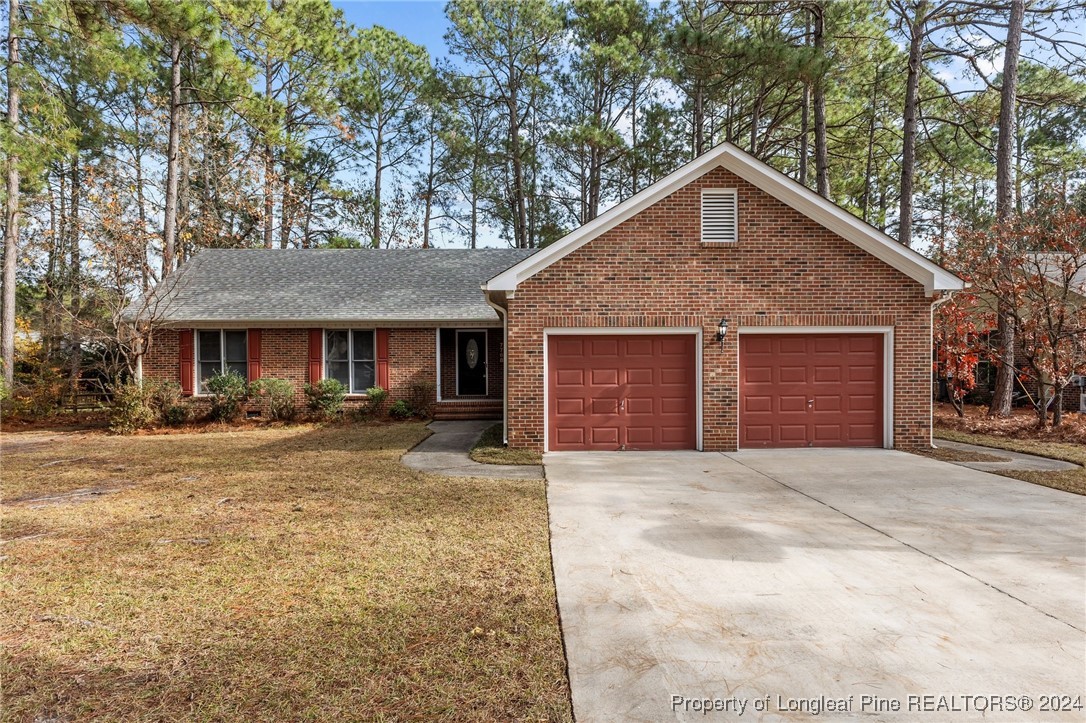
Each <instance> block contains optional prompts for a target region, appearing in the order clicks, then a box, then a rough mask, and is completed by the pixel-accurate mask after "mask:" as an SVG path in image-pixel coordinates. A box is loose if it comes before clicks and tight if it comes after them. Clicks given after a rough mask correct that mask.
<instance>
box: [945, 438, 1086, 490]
mask: <svg viewBox="0 0 1086 723" xmlns="http://www.w3.org/2000/svg"><path fill="white" fill-rule="evenodd" d="M935 437H936V438H938V439H949V440H951V441H953V442H966V443H968V444H979V445H982V446H984V447H993V448H995V449H1007V450H1010V451H1012V452H1025V453H1027V454H1035V455H1037V456H1039V457H1049V458H1051V459H1062V460H1064V461H1066V462H1074V463H1075V464H1078V465H1086V446H1083V445H1081V444H1074V443H1067V442H1049V441H1046V440H1038V439H1014V438H1010V437H1002V436H995V435H990V434H975V433H972V432H962V431H958V430H954V429H946V428H942V427H936V428H935ZM1000 474H1002V475H1005V476H1007V477H1014V478H1015V479H1020V480H1025V481H1026V482H1032V483H1033V484H1038V485H1044V486H1045V487H1053V488H1055V489H1058V490H1064V491H1065V492H1073V493H1075V494H1079V495H1086V467H1081V466H1080V467H1079V468H1078V469H1073V470H1067V471H1064V472H1030V471H1024V470H1007V471H1003V472H1000Z"/></svg>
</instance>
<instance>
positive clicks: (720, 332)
mask: <svg viewBox="0 0 1086 723" xmlns="http://www.w3.org/2000/svg"><path fill="white" fill-rule="evenodd" d="M727 335H728V320H727V319H721V320H720V323H719V324H717V325H716V340H717V341H718V342H720V349H721V351H723V350H724V337H725V336H727Z"/></svg>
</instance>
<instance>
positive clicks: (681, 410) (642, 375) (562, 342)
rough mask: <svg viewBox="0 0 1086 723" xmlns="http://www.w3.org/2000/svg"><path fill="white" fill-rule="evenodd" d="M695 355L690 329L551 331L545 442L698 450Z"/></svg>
mask: <svg viewBox="0 0 1086 723" xmlns="http://www.w3.org/2000/svg"><path fill="white" fill-rule="evenodd" d="M695 359H696V357H695V344H694V336H693V335H690V334H682V335H677V334H667V335H659V336H640V335H638V336H596V335H583V336H565V335H562V336H551V337H550V341H549V344H548V347H547V369H548V375H547V376H548V379H547V384H548V385H549V386H548V402H547V419H548V425H547V426H548V432H547V434H548V435H549V444H548V448H549V449H552V450H555V451H562V450H565V451H570V450H586V449H597V450H620V449H694V448H696V446H697V431H696V430H697V419H696V412H697V404H696V401H695V400H696V398H695V394H696V393H697V390H696V366H695Z"/></svg>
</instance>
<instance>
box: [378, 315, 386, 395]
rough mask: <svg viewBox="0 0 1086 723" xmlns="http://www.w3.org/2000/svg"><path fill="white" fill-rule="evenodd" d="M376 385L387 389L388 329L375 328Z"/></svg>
mask: <svg viewBox="0 0 1086 723" xmlns="http://www.w3.org/2000/svg"><path fill="white" fill-rule="evenodd" d="M377 386H379V387H381V388H382V389H388V329H378V330H377Z"/></svg>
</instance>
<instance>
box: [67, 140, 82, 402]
mask: <svg viewBox="0 0 1086 723" xmlns="http://www.w3.org/2000/svg"><path fill="white" fill-rule="evenodd" d="M79 162H80V158H79V151H78V150H77V151H76V152H75V153H74V154H73V155H72V169H71V193H72V200H71V206H70V207H69V210H68V231H69V236H68V244H69V246H68V254H69V255H68V278H69V282H68V285H69V291H70V293H71V299H70V300H69V307H68V309H69V312H68V313H69V315H70V320H71V331H70V332H69V336H68V340H69V345H70V346H69V349H70V351H71V354H70V355H69V357H68V382H69V384H70V386H71V391H72V393H73V394H74V393H75V391H76V389H77V387H78V384H79V372H80V369H81V368H82V366H83V343H82V342H83V340H82V329H80V326H79V314H80V312H81V310H82V308H81V307H82V303H81V302H82V294H83V290H82V286H83V284H82V265H83V260H82V253H81V252H80V248H79V240H80V237H81V236H82V235H83V228H82V226H83V224H82V219H81V218H80V217H79V214H80V204H81V202H82V199H81V191H82V179H81V177H80V176H81V173H80V168H79Z"/></svg>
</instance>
